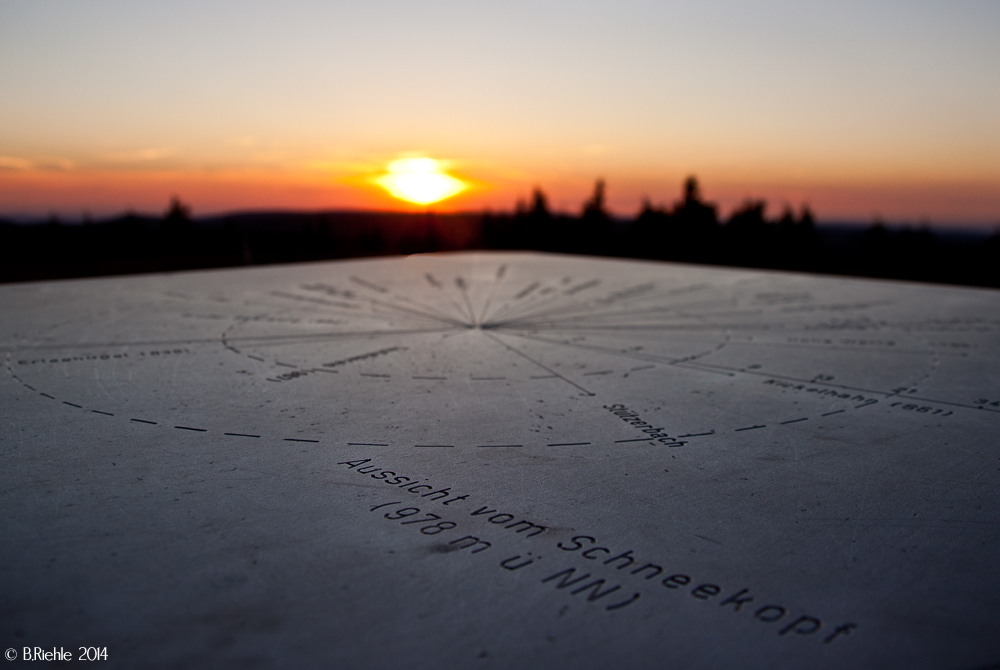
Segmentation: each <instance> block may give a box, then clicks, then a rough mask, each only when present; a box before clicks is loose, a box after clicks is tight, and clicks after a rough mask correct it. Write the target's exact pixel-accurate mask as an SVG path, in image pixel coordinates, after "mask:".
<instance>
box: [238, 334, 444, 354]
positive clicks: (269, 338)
mask: <svg viewBox="0 0 1000 670" xmlns="http://www.w3.org/2000/svg"><path fill="white" fill-rule="evenodd" d="M449 330H451V329H450V328H419V329H408V330H365V331H347V332H339V333H300V334H293V333H289V334H287V335H254V336H247V337H240V338H233V337H231V338H227V340H228V341H229V342H242V343H246V344H252V345H253V346H255V347H267V346H280V345H283V344H289V343H296V342H329V341H336V340H350V339H357V338H363V339H369V338H373V337H388V336H392V335H423V334H427V333H446V332H448V331H449ZM248 356H249V354H248Z"/></svg>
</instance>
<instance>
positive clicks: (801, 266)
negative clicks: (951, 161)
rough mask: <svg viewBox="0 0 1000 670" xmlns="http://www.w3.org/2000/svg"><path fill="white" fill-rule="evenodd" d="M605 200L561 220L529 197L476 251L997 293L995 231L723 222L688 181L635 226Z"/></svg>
mask: <svg viewBox="0 0 1000 670" xmlns="http://www.w3.org/2000/svg"><path fill="white" fill-rule="evenodd" d="M604 192H605V185H604V182H603V181H600V180H598V182H597V183H596V185H595V187H594V192H593V195H592V196H591V197H590V198H589V199H588V200H587V201H586V202H585V203H584V204H583V207H582V210H581V213H580V215H579V216H568V215H564V214H555V213H553V212H552V211H550V209H549V206H548V202H547V198H546V196H545V194H544V193H543V192H542V191H541V190H540V189H536V190H535V191H534V193H533V194H532V198H531V201H530V203H519V204H518V207H517V210H516V211H515V213H514V214H513V215H510V216H489V215H487V216H486V217H485V218H484V222H483V242H484V246H486V247H487V248H492V249H540V250H544V251H568V252H573V253H582V254H593V255H601V256H620V257H628V258H648V259H657V260H670V261H681V262H688V263H708V264H713V265H730V266H739V267H753V268H768V269H781V270H795V271H802V272H818V273H827V274H847V275H858V276H867V277H882V278H893V279H909V280H917V281H931V282H941V283H954V284H969V285H979V286H1000V233H998V234H994V235H992V236H989V237H987V236H976V235H971V234H968V233H966V234H964V235H963V234H961V233H956V234H950V235H949V234H946V233H942V232H932V231H931V230H930V229H929V228H927V227H922V228H918V229H912V228H909V227H904V228H902V229H895V230H894V229H890V228H889V227H887V226H886V225H885V224H883V223H880V222H876V223H874V224H873V225H872V226H870V227H868V228H863V227H858V226H846V225H844V226H822V227H818V226H817V225H816V220H815V216H814V215H813V213H812V211H811V210H810V208H809V207H808V205H803V206H802V207H801V208H800V209H799V210H798V211H793V210H792V209H785V210H784V211H783V212H782V213H781V214H780V215H779V216H778V217H777V218H775V219H768V218H767V216H766V211H767V203H766V201H764V200H759V199H750V200H747V201H745V202H744V203H743V204H742V205H741V206H740V207H738V208H737V209H736V210H735V211H733V212H732V213H731V214H730V215H729V217H728V218H726V219H725V220H723V219H722V218H721V217H720V216H719V211H718V207H717V206H716V205H715V204H713V203H710V202H706V201H705V200H704V199H703V197H702V195H701V190H700V187H699V185H698V180H697V179H696V178H695V177H689V178H688V179H686V180H685V182H684V185H683V188H682V192H681V197H680V199H679V200H677V201H676V202H675V203H674V204H673V205H672V206H671V207H655V206H653V205H652V204H651V203H650V202H649V201H646V202H644V203H643V206H642V209H641V211H640V212H639V214H638V216H637V217H636V218H634V219H631V220H620V219H615V218H614V217H612V216H611V215H610V214H609V213H608V212H607V209H606V208H605V195H604Z"/></svg>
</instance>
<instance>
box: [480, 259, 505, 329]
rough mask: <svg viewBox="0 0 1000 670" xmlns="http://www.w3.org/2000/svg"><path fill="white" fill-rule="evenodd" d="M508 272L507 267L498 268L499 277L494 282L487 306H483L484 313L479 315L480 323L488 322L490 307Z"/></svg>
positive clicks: (487, 299)
mask: <svg viewBox="0 0 1000 670" xmlns="http://www.w3.org/2000/svg"><path fill="white" fill-rule="evenodd" d="M506 272H507V266H506V265H501V266H500V267H499V268H497V276H496V278H495V279H494V280H493V286H492V288H490V294H489V296H488V297H487V298H486V304H485V305H483V311H481V312H480V313H479V323H483V322H485V321H486V314H487V312H489V311H490V306H491V305H492V304H493V299H494V298H496V295H497V289H499V288H500V281H501V280H502V279H503V276H504V274H505V273H506Z"/></svg>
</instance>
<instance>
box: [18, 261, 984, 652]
mask: <svg viewBox="0 0 1000 670" xmlns="http://www.w3.org/2000/svg"><path fill="white" fill-rule="evenodd" d="M0 314H2V315H3V318H2V319H0V344H2V345H3V350H2V351H3V353H2V355H3V356H4V366H5V368H6V370H5V372H4V373H3V377H4V379H3V382H2V384H0V389H2V390H0V393H2V395H0V420H2V424H0V425H2V429H0V448H2V453H3V468H2V472H0V490H2V496H3V498H2V499H3V508H2V510H3V526H2V529H0V530H2V532H3V544H2V551H0V570H2V583H3V597H2V609H0V612H2V613H0V619H2V621H0V625H2V629H0V632H2V634H3V636H4V637H5V638H6V640H5V648H8V649H12V650H14V653H15V655H16V656H17V657H18V658H21V657H22V656H23V654H24V653H29V652H30V653H29V655H31V654H33V656H31V657H32V658H39V659H41V657H40V656H38V654H43V655H44V654H53V653H61V654H64V656H61V657H59V658H64V659H65V658H66V657H65V654H72V658H73V659H74V660H80V656H81V655H82V656H84V657H87V658H90V657H93V655H94V654H95V653H96V654H97V655H98V657H99V658H100V659H101V663H103V664H104V666H105V667H127V668H137V667H142V668H193V667H202V668H225V667H239V668H258V667H261V668H264V667H288V668H308V667H326V668H385V667H406V668H450V667H460V668H466V667H468V668H581V669H583V668H610V667H614V668H633V667H634V668H650V667H671V668H720V667H766V668H862V667H871V668H906V669H908V670H910V669H914V668H936V669H937V668H954V669H956V670H971V669H974V668H985V667H996V664H998V663H1000V634H998V631H1000V577H998V575H1000V567H998V559H1000V511H998V510H1000V500H998V497H1000V496H998V490H1000V438H998V435H1000V365H998V344H1000V337H998V332H1000V294H998V293H997V292H996V291H988V290H977V289H964V288H945V287H939V286H928V285H916V284H904V283H893V282H878V281H867V280H856V279H834V278H827V277H816V276H804V275H796V274H789V273H775V272H756V271H743V270H723V269H713V268H705V267H694V266H685V265H676V264H663V263H645V262H626V261H612V260H597V259H585V258H579V257H570V256H554V255H538V254H457V255H432V256H415V257H410V258H402V259H381V260H361V261H343V262H333V263H318V264H309V265H290V266H274V267H266V268H255V269H245V270H223V271H210V272H197V273H184V274H171V275H145V276H138V277H126V278H113V279H96V280H85V281H67V282H52V283H37V284H22V285H8V286H6V287H2V288H0ZM8 653H9V652H8ZM50 658H51V657H50Z"/></svg>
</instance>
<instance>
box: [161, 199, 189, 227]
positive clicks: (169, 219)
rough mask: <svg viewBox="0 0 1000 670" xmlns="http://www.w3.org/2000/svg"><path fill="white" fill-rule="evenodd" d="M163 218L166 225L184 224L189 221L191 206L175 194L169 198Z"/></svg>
mask: <svg viewBox="0 0 1000 670" xmlns="http://www.w3.org/2000/svg"><path fill="white" fill-rule="evenodd" d="M163 218H164V220H165V221H166V223H167V224H168V225H174V226H176V225H186V224H188V223H190V222H191V206H190V205H187V204H185V203H184V202H182V201H181V199H180V198H179V197H177V196H176V195H175V196H173V197H172V198H170V206H169V207H167V211H166V212H165V213H164V215H163Z"/></svg>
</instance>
